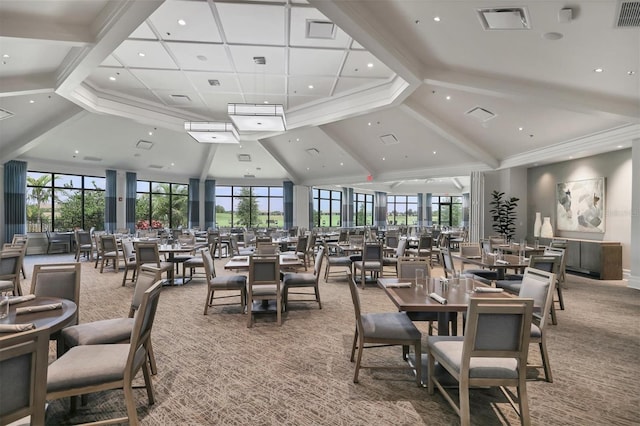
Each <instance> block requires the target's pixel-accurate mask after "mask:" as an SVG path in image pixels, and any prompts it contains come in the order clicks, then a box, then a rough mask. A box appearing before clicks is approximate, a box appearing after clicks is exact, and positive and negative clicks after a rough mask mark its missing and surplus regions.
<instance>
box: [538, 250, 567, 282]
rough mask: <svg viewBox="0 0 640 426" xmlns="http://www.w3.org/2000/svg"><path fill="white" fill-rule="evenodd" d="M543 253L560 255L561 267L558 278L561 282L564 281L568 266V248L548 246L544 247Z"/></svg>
mask: <svg viewBox="0 0 640 426" xmlns="http://www.w3.org/2000/svg"><path fill="white" fill-rule="evenodd" d="M543 254H544V255H545V256H558V257H559V258H560V267H559V269H558V276H557V277H556V278H557V280H558V282H559V283H562V282H564V279H565V273H566V268H567V250H566V249H561V248H556V247H547V248H545V249H544V253H543Z"/></svg>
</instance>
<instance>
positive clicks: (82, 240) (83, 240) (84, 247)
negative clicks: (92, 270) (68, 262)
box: [75, 231, 93, 262]
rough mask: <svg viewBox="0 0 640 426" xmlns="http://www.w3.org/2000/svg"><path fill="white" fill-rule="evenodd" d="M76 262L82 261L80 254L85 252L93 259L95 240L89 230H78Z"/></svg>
mask: <svg viewBox="0 0 640 426" xmlns="http://www.w3.org/2000/svg"><path fill="white" fill-rule="evenodd" d="M75 239H76V262H80V256H82V255H83V254H84V255H85V257H87V258H89V260H91V261H93V241H92V240H91V234H90V233H89V232H87V231H76V233H75Z"/></svg>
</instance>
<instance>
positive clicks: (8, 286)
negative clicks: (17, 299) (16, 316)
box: [0, 280, 13, 291]
mask: <svg viewBox="0 0 640 426" xmlns="http://www.w3.org/2000/svg"><path fill="white" fill-rule="evenodd" d="M0 290H2V291H4V290H13V281H7V280H0Z"/></svg>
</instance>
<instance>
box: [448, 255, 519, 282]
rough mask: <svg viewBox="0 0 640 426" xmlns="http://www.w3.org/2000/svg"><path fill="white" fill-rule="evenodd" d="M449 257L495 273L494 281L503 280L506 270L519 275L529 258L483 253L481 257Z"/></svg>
mask: <svg viewBox="0 0 640 426" xmlns="http://www.w3.org/2000/svg"><path fill="white" fill-rule="evenodd" d="M451 256H452V257H453V258H455V259H458V260H461V261H462V262H463V263H471V264H473V265H478V266H482V267H483V268H486V269H490V270H494V271H496V280H504V277H505V271H506V270H507V269H513V270H515V271H516V273H521V272H522V271H524V269H525V268H526V267H527V266H529V258H527V257H521V256H516V255H512V254H504V255H498V254H494V253H486V252H484V251H483V252H482V255H478V256H465V255H462V254H460V253H451Z"/></svg>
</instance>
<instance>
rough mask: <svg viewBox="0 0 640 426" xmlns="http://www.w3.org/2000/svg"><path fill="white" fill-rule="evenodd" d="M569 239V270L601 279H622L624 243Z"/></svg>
mask: <svg viewBox="0 0 640 426" xmlns="http://www.w3.org/2000/svg"><path fill="white" fill-rule="evenodd" d="M558 239H563V240H567V271H573V272H579V273H582V274H587V275H591V276H593V277H595V278H599V279H601V280H621V279H622V245H621V244H620V243H619V242H615V241H594V240H578V239H573V238H562V237H558Z"/></svg>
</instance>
